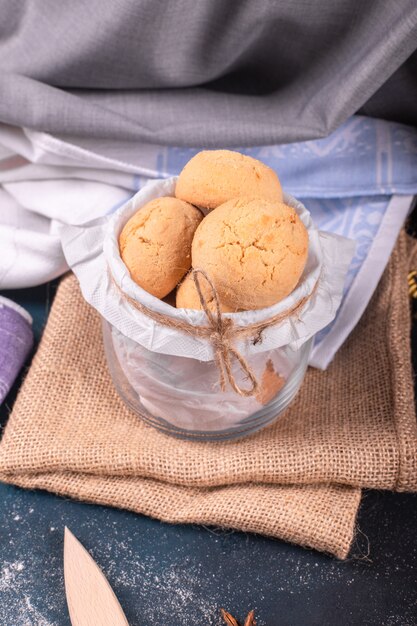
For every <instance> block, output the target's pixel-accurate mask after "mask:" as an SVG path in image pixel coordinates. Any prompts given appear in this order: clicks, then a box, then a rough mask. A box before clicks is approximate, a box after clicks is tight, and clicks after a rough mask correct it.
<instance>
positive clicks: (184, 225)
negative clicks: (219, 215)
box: [119, 197, 203, 298]
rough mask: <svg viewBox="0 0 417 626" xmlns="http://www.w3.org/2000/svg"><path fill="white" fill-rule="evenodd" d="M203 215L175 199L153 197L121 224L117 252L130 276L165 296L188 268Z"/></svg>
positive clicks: (140, 284) (152, 290)
mask: <svg viewBox="0 0 417 626" xmlns="http://www.w3.org/2000/svg"><path fill="white" fill-rule="evenodd" d="M202 219H203V215H202V214H201V212H200V211H199V210H198V209H196V208H195V207H194V206H192V205H191V204H188V203H187V202H183V201H182V200H178V199H176V198H170V197H165V198H156V199H155V200H152V201H151V202H148V204H146V205H145V206H144V207H142V208H141V209H139V211H137V213H135V214H134V215H133V216H132V217H131V218H130V219H129V221H128V222H127V223H126V224H125V226H124V227H123V230H122V232H121V233H120V237H119V247H120V255H121V257H122V259H123V261H124V263H125V265H126V266H127V268H128V270H129V272H130V275H131V277H132V279H133V280H134V281H135V282H136V283H137V284H138V285H139V286H140V287H142V288H143V289H145V290H146V291H148V292H149V293H151V294H152V295H154V296H156V297H157V298H164V297H165V296H166V295H167V294H169V292H170V291H172V290H173V289H174V288H175V287H176V285H177V284H178V283H179V281H180V280H181V279H182V278H183V276H184V275H185V274H186V273H187V272H188V270H189V269H190V267H191V242H192V240H193V236H194V233H195V230H196V228H197V226H198V225H199V223H200V222H201V220H202Z"/></svg>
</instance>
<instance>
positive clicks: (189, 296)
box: [176, 274, 235, 313]
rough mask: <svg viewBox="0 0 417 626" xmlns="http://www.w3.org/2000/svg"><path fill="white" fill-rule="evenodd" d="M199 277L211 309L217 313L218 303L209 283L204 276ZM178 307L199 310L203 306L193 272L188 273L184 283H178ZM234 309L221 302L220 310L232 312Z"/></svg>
mask: <svg viewBox="0 0 417 626" xmlns="http://www.w3.org/2000/svg"><path fill="white" fill-rule="evenodd" d="M198 278H199V281H200V283H199V284H200V287H201V291H202V293H203V295H204V297H205V299H206V302H207V306H208V308H209V310H210V311H213V312H214V313H216V312H217V308H216V303H215V300H214V297H213V291H212V289H211V287H210V285H209V283H208V282H207V280H206V279H205V278H204V276H199V277H198ZM176 307H177V309H195V310H197V311H199V310H201V309H202V308H203V307H202V306H201V302H200V296H199V295H198V291H197V287H196V286H195V282H194V279H193V277H192V274H187V276H186V277H185V278H184V280H183V281H182V283H181V284H180V285H178V289H177V300H176ZM234 310H235V309H231V308H230V307H227V306H225V305H224V304H223V303H222V302H220V311H221V312H222V313H232V312H233V311H234Z"/></svg>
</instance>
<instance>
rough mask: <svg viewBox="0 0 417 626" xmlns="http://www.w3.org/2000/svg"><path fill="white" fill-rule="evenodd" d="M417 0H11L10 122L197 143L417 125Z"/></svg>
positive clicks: (1, 24)
mask: <svg viewBox="0 0 417 626" xmlns="http://www.w3.org/2000/svg"><path fill="white" fill-rule="evenodd" d="M416 48H417V2H416V0H392V1H391V0H367V1H366V2H362V1H361V0H315V1H314V0H280V1H279V0H251V1H250V0H240V1H237V0H171V2H168V1H162V0H117V1H116V0H88V1H85V0H71V1H70V2H57V1H56V0H27V1H24V0H20V1H18V2H13V1H11V0H0V121H3V122H6V123H9V124H16V125H19V126H27V127H29V128H34V129H38V130H45V131H48V132H52V133H55V134H58V135H71V136H78V137H80V138H83V137H84V138H85V137H92V138H97V139H121V140H134V141H141V142H147V143H159V144H172V145H195V146H207V147H214V146H219V145H222V146H224V145H228V146H233V145H240V146H243V145H249V144H270V143H281V142H289V141H295V140H302V139H309V138H317V137H322V136H325V135H327V134H328V133H330V132H331V131H332V130H333V129H335V128H336V127H337V126H338V125H340V123H342V122H343V121H344V120H345V119H346V118H348V117H349V116H350V115H352V114H353V113H355V112H357V111H358V110H360V111H361V112H363V113H365V114H369V115H376V116H379V117H385V118H388V119H394V120H397V121H403V122H406V123H411V124H416V125H417V80H416V79H417V76H416V66H417V56H416V55H413V52H414V50H415V49H416Z"/></svg>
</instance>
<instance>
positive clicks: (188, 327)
mask: <svg viewBox="0 0 417 626" xmlns="http://www.w3.org/2000/svg"><path fill="white" fill-rule="evenodd" d="M191 271H192V277H193V280H194V284H195V287H196V289H197V292H198V296H199V299H200V303H201V306H202V309H203V311H204V313H205V315H206V317H207V320H208V322H209V324H208V325H207V326H197V325H194V324H190V323H189V322H186V321H184V320H179V319H174V318H172V317H170V316H169V315H165V314H163V313H159V312H158V311H154V310H153V309H150V308H149V307H147V306H145V305H144V304H142V303H141V302H139V301H138V300H136V299H134V298H131V297H130V296H128V295H127V294H126V293H124V291H123V290H122V289H121V288H120V287H119V285H118V284H117V283H116V281H115V279H114V277H113V275H112V273H111V271H110V268H109V273H110V279H111V282H112V284H113V285H114V286H115V287H116V289H117V290H118V291H119V293H120V294H121V297H122V298H123V299H125V300H126V301H127V302H129V304H130V305H131V306H132V307H133V308H135V309H136V310H138V311H140V312H141V313H143V314H144V315H146V316H147V317H149V318H150V319H152V320H154V321H155V322H157V323H158V324H161V325H162V326H166V327H168V328H172V329H174V330H178V331H182V332H186V333H188V334H190V335H191V336H193V337H204V338H206V339H207V340H208V341H209V342H210V343H211V345H212V348H213V353H214V360H215V363H216V366H217V369H218V370H219V377H220V387H221V389H222V391H224V390H225V389H226V381H227V382H228V383H229V384H230V386H231V387H232V389H233V390H234V391H235V392H236V393H237V394H239V395H240V396H244V397H250V396H254V395H256V393H257V392H258V390H259V383H258V380H257V378H256V376H255V374H254V372H253V370H252V368H251V367H250V365H249V364H248V362H247V360H246V359H245V358H244V357H243V356H242V354H240V352H239V351H238V350H237V349H236V348H235V347H234V342H235V341H236V340H237V339H244V338H250V339H251V340H252V343H253V344H254V345H255V344H256V343H259V341H261V340H262V333H263V331H264V330H265V329H267V328H269V327H270V326H274V325H276V324H279V323H281V322H283V321H284V320H285V319H287V318H289V317H290V316H292V315H297V314H298V313H299V312H300V311H301V310H302V309H303V307H304V305H305V304H306V303H307V302H308V301H309V300H310V298H311V297H312V296H313V294H314V293H315V292H316V289H317V286H318V284H319V280H320V278H318V279H317V281H316V283H315V285H314V287H313V289H312V290H311V292H310V293H309V294H308V295H306V296H304V297H303V298H300V299H299V300H298V302H296V303H295V304H294V305H293V306H292V307H289V308H288V309H285V310H284V311H282V312H281V313H277V314H276V315H272V316H271V317H268V318H267V319H265V320H262V321H260V322H254V323H253V324H247V325H245V326H239V325H237V324H235V323H234V321H233V320H232V319H231V318H230V317H225V316H224V315H223V314H222V312H221V309H220V300H219V296H218V293H217V290H216V288H215V286H214V284H213V283H212V281H211V279H210V278H209V277H208V275H207V273H206V272H205V271H204V270H202V269H199V268H194V269H193V270H191ZM199 275H201V276H203V277H204V279H205V280H206V281H207V282H208V284H209V286H210V289H211V292H212V294H213V300H214V304H215V311H214V312H213V311H211V310H210V308H209V306H208V302H207V298H206V297H205V295H204V293H203V291H202V289H201V284H200V282H199ZM233 360H235V361H236V362H237V363H238V364H239V366H240V369H241V372H243V374H244V377H246V379H247V380H249V382H250V386H249V387H248V388H245V387H242V386H241V385H240V384H238V382H237V381H236V378H235V374H234V373H233V369H232V362H233Z"/></svg>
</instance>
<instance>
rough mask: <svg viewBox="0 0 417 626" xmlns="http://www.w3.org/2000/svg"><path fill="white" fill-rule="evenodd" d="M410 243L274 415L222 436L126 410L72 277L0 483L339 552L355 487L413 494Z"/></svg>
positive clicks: (35, 368) (416, 477)
mask: <svg viewBox="0 0 417 626" xmlns="http://www.w3.org/2000/svg"><path fill="white" fill-rule="evenodd" d="M411 245H412V244H411V242H410V241H407V238H406V235H405V234H404V233H403V234H402V235H401V236H400V238H399V240H398V242H397V245H396V248H395V250H394V252H393V254H392V258H391V261H390V263H389V265H388V267H387V269H386V271H385V273H384V276H383V278H382V280H381V282H380V284H379V286H378V289H377V291H376V293H375V295H374V297H373V299H372V301H371V303H370V305H369V307H368V309H367V311H366V313H365V314H364V316H363V318H362V319H361V321H360V323H359V324H358V326H357V327H356V329H355V331H354V332H353V333H352V335H351V337H350V338H349V340H348V341H347V342H346V343H345V344H344V346H343V348H342V349H341V350H340V351H339V352H338V354H337V356H336V358H335V360H334V362H333V363H332V365H331V366H330V368H329V369H328V370H327V371H326V372H320V371H317V370H309V371H308V373H307V376H306V380H305V382H304V384H303V387H302V389H301V391H300V393H299V394H298V396H297V398H296V399H295V401H294V402H293V404H292V405H291V407H290V408H289V409H288V410H287V411H286V412H285V413H284V414H283V415H282V416H280V418H279V419H278V421H277V422H276V424H274V425H272V426H271V427H269V428H267V429H265V430H264V431H262V432H260V433H257V434H255V435H253V436H251V437H249V438H247V439H243V440H240V441H235V442H228V443H223V442H217V443H207V442H195V441H180V440H177V439H173V438H170V437H169V436H167V435H164V434H161V433H159V432H158V431H156V430H154V429H153V428H151V427H149V426H147V425H145V424H144V423H143V422H142V421H141V420H140V419H139V418H138V417H137V416H136V415H134V414H133V413H132V412H131V411H129V410H128V409H127V408H126V407H125V406H124V405H123V403H122V401H121V400H120V399H119V397H118V396H117V393H116V392H115V390H114V388H113V385H112V383H111V380H110V377H109V374H108V371H107V366H106V363H105V358H104V353H103V346H102V339H101V323H100V319H99V317H98V315H97V313H96V312H95V311H94V310H93V309H92V308H90V307H89V306H88V305H87V304H86V303H85V302H84V300H83V298H82V296H81V293H80V291H79V287H78V283H77V281H76V279H75V277H74V276H73V275H68V276H67V277H66V278H64V279H63V280H62V282H61V284H60V287H59V289H58V293H57V295H56V298H55V301H54V304H53V307H52V310H51V313H50V316H49V319H48V323H47V326H46V328H45V332H44V335H43V338H42V341H41V344H40V346H39V349H38V352H37V354H36V356H35V358H34V361H33V364H32V366H31V368H30V370H29V373H28V375H27V377H26V380H25V382H24V384H23V386H22V389H21V391H20V393H19V396H18V399H17V401H16V403H15V406H14V410H13V413H12V415H11V416H10V418H9V421H8V424H7V426H6V429H5V432H4V435H3V439H2V442H1V444H0V479H1V480H3V481H5V482H9V483H12V484H16V485H20V486H23V487H28V488H42V489H47V490H49V491H53V492H55V493H58V494H62V495H68V496H71V497H74V498H78V499H82V500H87V501H90V502H96V503H101V504H108V505H112V506H117V507H122V508H127V509H131V510H133V511H136V512H138V513H144V514H146V515H150V516H153V517H157V518H159V519H161V520H165V521H169V522H194V523H203V524H214V525H216V526H225V527H229V528H235V529H239V530H245V531H253V532H258V533H262V534H266V535H271V536H274V537H280V538H282V539H285V540H287V541H291V542H295V543H299V544H302V545H305V546H309V547H313V548H316V549H318V550H322V551H326V552H330V553H333V554H334V555H335V556H337V557H339V558H345V557H346V556H347V554H348V552H349V548H350V545H351V542H352V540H353V537H354V532H355V519H356V513H357V509H358V506H359V502H360V494H361V492H360V488H361V487H372V488H378V489H390V490H398V491H417V429H416V421H415V412H414V398H413V386H412V374H411V364H410V339H409V336H410V314H409V302H408V293H407V273H408V265H409V258H410V254H411V251H412V250H411Z"/></svg>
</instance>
